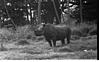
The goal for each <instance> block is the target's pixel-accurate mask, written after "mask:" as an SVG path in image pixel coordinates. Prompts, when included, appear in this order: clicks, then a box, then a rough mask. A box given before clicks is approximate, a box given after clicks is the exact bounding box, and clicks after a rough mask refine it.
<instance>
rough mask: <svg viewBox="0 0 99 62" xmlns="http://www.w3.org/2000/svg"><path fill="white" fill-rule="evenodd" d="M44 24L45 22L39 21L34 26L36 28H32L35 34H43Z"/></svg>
mask: <svg viewBox="0 0 99 62" xmlns="http://www.w3.org/2000/svg"><path fill="white" fill-rule="evenodd" d="M45 25H46V24H45V23H41V24H39V25H37V26H36V29H35V30H34V33H35V35H36V36H42V35H43V34H44V27H45Z"/></svg>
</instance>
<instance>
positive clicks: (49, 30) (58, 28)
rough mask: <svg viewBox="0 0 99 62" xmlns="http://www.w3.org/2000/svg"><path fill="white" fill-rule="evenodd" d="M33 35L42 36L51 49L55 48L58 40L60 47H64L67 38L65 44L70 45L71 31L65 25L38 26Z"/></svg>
mask: <svg viewBox="0 0 99 62" xmlns="http://www.w3.org/2000/svg"><path fill="white" fill-rule="evenodd" d="M34 33H35V35H36V36H42V35H43V36H44V37H45V39H46V41H47V42H48V43H49V45H50V46H51V47H52V46H54V47H56V41H58V40H61V43H62V45H65V38H67V44H69V43H70V38H71V29H70V27H68V26H66V25H53V24H49V23H47V24H40V25H38V27H37V28H36V29H35V30H34ZM52 44H53V45H52Z"/></svg>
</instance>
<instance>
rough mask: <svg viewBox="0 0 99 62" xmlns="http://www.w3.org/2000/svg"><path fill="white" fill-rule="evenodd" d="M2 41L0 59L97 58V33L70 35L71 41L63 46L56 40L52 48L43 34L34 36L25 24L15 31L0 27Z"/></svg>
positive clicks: (0, 41)
mask: <svg viewBox="0 0 99 62" xmlns="http://www.w3.org/2000/svg"><path fill="white" fill-rule="evenodd" d="M84 26H85V25H84ZM76 28H77V27H76ZM77 29H78V28H77ZM72 36H73V35H72ZM78 37H79V36H78ZM2 42H3V46H4V48H5V49H4V50H2V48H0V60H33V59H37V60H67V59H94V60H96V59H97V35H87V36H85V37H84V36H83V37H80V38H73V37H72V39H71V43H70V44H68V45H67V44H66V45H65V46H61V42H60V41H57V47H55V48H53V47H50V46H49V44H48V43H47V42H46V40H45V39H44V37H43V36H41V37H36V36H35V35H34V33H33V31H32V30H30V29H29V26H28V25H27V26H23V27H18V28H17V31H16V32H13V30H11V29H9V30H8V29H4V28H3V29H0V44H1V43H2Z"/></svg>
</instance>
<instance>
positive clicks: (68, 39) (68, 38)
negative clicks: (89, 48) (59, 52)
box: [67, 36, 70, 44]
mask: <svg viewBox="0 0 99 62" xmlns="http://www.w3.org/2000/svg"><path fill="white" fill-rule="evenodd" d="M69 43H70V36H68V37H67V44H69Z"/></svg>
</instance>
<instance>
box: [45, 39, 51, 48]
mask: <svg viewBox="0 0 99 62" xmlns="http://www.w3.org/2000/svg"><path fill="white" fill-rule="evenodd" d="M46 40H47V41H48V43H49V45H50V47H52V42H51V40H48V39H46Z"/></svg>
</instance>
